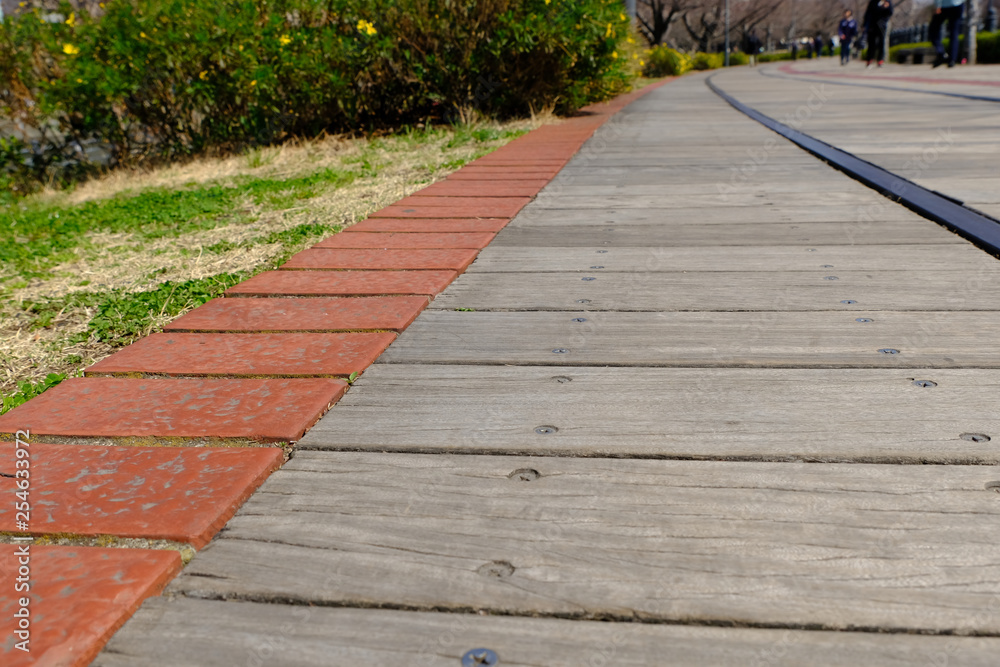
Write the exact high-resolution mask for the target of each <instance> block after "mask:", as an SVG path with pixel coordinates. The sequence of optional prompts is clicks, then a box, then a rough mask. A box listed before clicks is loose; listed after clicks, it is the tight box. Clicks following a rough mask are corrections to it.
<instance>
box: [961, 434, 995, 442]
mask: <svg viewBox="0 0 1000 667" xmlns="http://www.w3.org/2000/svg"><path fill="white" fill-rule="evenodd" d="M959 437H960V438H962V440H968V441H970V442H989V441H990V436H988V435H986V434H985V433H963V434H962V435H960V436H959Z"/></svg>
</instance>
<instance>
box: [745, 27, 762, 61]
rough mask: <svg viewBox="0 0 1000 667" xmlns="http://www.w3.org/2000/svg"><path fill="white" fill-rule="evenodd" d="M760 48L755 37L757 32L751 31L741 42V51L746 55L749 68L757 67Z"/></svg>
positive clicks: (759, 43)
mask: <svg viewBox="0 0 1000 667" xmlns="http://www.w3.org/2000/svg"><path fill="white" fill-rule="evenodd" d="M760 47H761V42H760V37H758V36H757V31H756V30H751V31H750V33H749V34H748V35H747V36H746V38H744V40H743V51H744V52H745V53H746V54H747V60H748V62H749V63H750V67H756V66H757V54H758V53H760Z"/></svg>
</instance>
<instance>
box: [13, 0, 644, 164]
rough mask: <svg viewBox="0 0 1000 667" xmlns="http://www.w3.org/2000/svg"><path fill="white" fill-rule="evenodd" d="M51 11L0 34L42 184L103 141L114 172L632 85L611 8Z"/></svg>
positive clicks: (350, 4)
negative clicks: (74, 152)
mask: <svg viewBox="0 0 1000 667" xmlns="http://www.w3.org/2000/svg"><path fill="white" fill-rule="evenodd" d="M60 11H61V12H62V15H63V16H64V18H65V20H64V21H63V22H61V23H49V22H45V21H42V20H40V14H39V12H38V10H33V11H32V12H28V13H26V14H24V15H22V16H21V17H20V18H18V19H16V20H7V21H5V22H4V23H3V25H2V27H0V113H3V114H5V115H7V116H10V117H13V118H15V119H18V120H21V121H23V122H25V123H26V124H27V125H29V126H31V127H34V128H36V129H44V130H46V131H47V132H48V135H47V136H46V137H43V139H44V141H47V142H48V143H49V144H50V146H49V150H48V151H46V154H47V155H49V154H57V153H61V155H60V157H59V159H58V160H57V161H53V162H52V163H50V164H46V165H43V166H44V167H45V168H46V169H48V171H49V172H50V176H51V171H52V169H54V168H55V166H54V165H55V163H56V162H58V164H60V165H63V166H64V165H65V163H66V154H65V151H61V150H60V149H62V148H64V147H65V146H69V145H83V144H85V143H87V142H99V144H100V145H101V146H102V147H103V148H104V149H106V150H107V151H108V152H109V153H110V162H111V164H112V165H114V164H136V163H140V162H144V161H155V160H163V159H172V158H176V157H179V156H186V155H192V154H197V153H203V152H205V151H208V150H213V151H230V150H238V149H242V148H244V147H247V146H253V145H264V144H269V143H273V142H276V141H280V140H282V139H283V138H285V137H288V136H312V135H316V134H319V133H321V132H324V131H334V132H341V131H355V130H372V129H377V128H382V127H398V126H400V125H403V124H407V123H416V122H420V121H425V120H428V119H430V120H434V119H438V120H441V119H445V120H447V119H449V118H452V117H456V116H458V115H461V113H462V112H463V111H465V110H467V109H469V108H475V109H477V110H478V111H479V112H481V113H483V114H485V115H490V116H496V117H509V116H514V115H523V114H527V113H529V112H530V111H532V110H537V109H541V108H545V107H554V108H555V109H556V110H557V111H560V112H567V111H571V110H573V109H575V108H578V107H579V106H581V105H583V104H586V103H587V102H589V101H592V100H596V99H602V98H606V97H608V96H610V95H612V94H614V93H616V92H619V91H622V90H624V89H626V88H627V86H628V83H629V78H630V76H629V73H628V63H627V58H625V57H624V56H623V55H620V54H619V51H621V52H622V54H624V49H623V48H622V46H623V44H624V41H625V39H626V38H627V37H628V18H627V17H626V16H625V15H624V13H623V12H622V11H621V6H620V3H618V2H616V0H579V1H571V0H328V1H327V2H325V3H322V4H321V3H317V2H314V1H313V0H272V1H271V2H267V3H263V2H255V1H252V0H220V1H218V2H212V3H194V2H188V1H186V0H117V1H114V2H108V3H107V4H106V8H105V10H104V12H105V13H104V14H103V16H101V17H99V18H96V17H91V16H89V15H87V14H86V13H85V12H81V11H74V9H73V8H72V7H71V6H70V5H69V4H65V3H64V4H63V6H62V8H61V10H60ZM53 127H55V128H57V131H52V130H51V128H53ZM74 142H75V143H74ZM76 161H77V162H78V163H79V167H80V170H81V171H86V168H87V167H88V166H92V165H88V164H87V159H86V158H85V157H83V156H77V157H76ZM74 175H76V174H70V175H69V176H70V177H72V176H74Z"/></svg>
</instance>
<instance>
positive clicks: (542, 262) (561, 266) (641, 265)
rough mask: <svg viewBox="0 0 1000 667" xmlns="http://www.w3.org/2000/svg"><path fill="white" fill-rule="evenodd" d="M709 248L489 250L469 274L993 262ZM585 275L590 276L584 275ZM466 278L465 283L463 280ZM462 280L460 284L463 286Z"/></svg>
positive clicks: (950, 249)
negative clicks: (598, 267)
mask: <svg viewBox="0 0 1000 667" xmlns="http://www.w3.org/2000/svg"><path fill="white" fill-rule="evenodd" d="M722 252H723V251H722V250H721V249H720V248H718V247H714V248H713V247H710V246H700V247H699V246H694V247H692V246H688V247H678V248H654V247H650V248H628V247H625V248H612V249H610V250H609V249H607V248H601V247H594V246H591V247H589V248H531V247H519V246H505V247H501V246H489V247H488V248H486V249H485V250H483V251H482V252H481V253H479V257H478V258H477V259H476V262H475V264H473V265H472V266H471V267H470V269H469V273H470V274H473V273H526V272H531V273H544V272H549V273H559V272H566V271H577V272H584V273H587V272H588V271H591V270H593V267H594V266H603V267H604V271H605V272H612V271H620V272H632V273H646V272H668V271H701V272H708V271H766V272H774V271H812V272H818V273H821V274H823V275H824V276H825V275H828V274H829V273H830V270H831V269H836V270H838V271H863V270H872V269H877V270H879V271H918V270H919V271H953V272H957V271H961V272H963V273H965V274H968V273H969V272H979V271H982V270H986V271H990V272H992V271H993V270H994V268H995V267H998V266H1000V263H998V262H997V260H996V258H995V257H993V256H991V255H989V254H987V253H985V252H983V251H982V250H980V249H979V248H976V247H975V246H973V245H972V244H971V243H970V244H966V245H957V244H956V245H930V244H928V245H895V246H894V245H885V246H878V245H867V246H866V245H860V246H850V245H840V246H832V245H823V246H818V247H817V248H815V249H814V251H813V252H808V251H806V249H805V248H801V247H796V246H731V247H728V248H726V249H725V250H724V252H725V261H720V258H721V257H722ZM587 275H590V274H589V273H587ZM467 279H468V278H463V279H462V281H464V280H467ZM462 281H460V282H462Z"/></svg>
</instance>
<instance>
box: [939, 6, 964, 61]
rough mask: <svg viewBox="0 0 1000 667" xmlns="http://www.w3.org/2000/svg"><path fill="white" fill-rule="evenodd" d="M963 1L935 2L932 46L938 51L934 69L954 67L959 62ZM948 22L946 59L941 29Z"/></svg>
mask: <svg viewBox="0 0 1000 667" xmlns="http://www.w3.org/2000/svg"><path fill="white" fill-rule="evenodd" d="M964 4H965V3H964V2H963V1H962V0H934V16H933V18H931V28H930V33H931V44H933V45H934V50H935V51H937V57H936V58H935V59H934V67H940V66H941V65H943V64H945V62H947V63H948V67H954V66H955V62H956V61H957V60H958V33H959V29H960V27H961V24H962V9H963V7H964ZM945 21H947V22H948V39H949V43H948V57H947V58H945V55H944V46H943V45H942V44H941V27H942V26H943V25H944V22H945Z"/></svg>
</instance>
